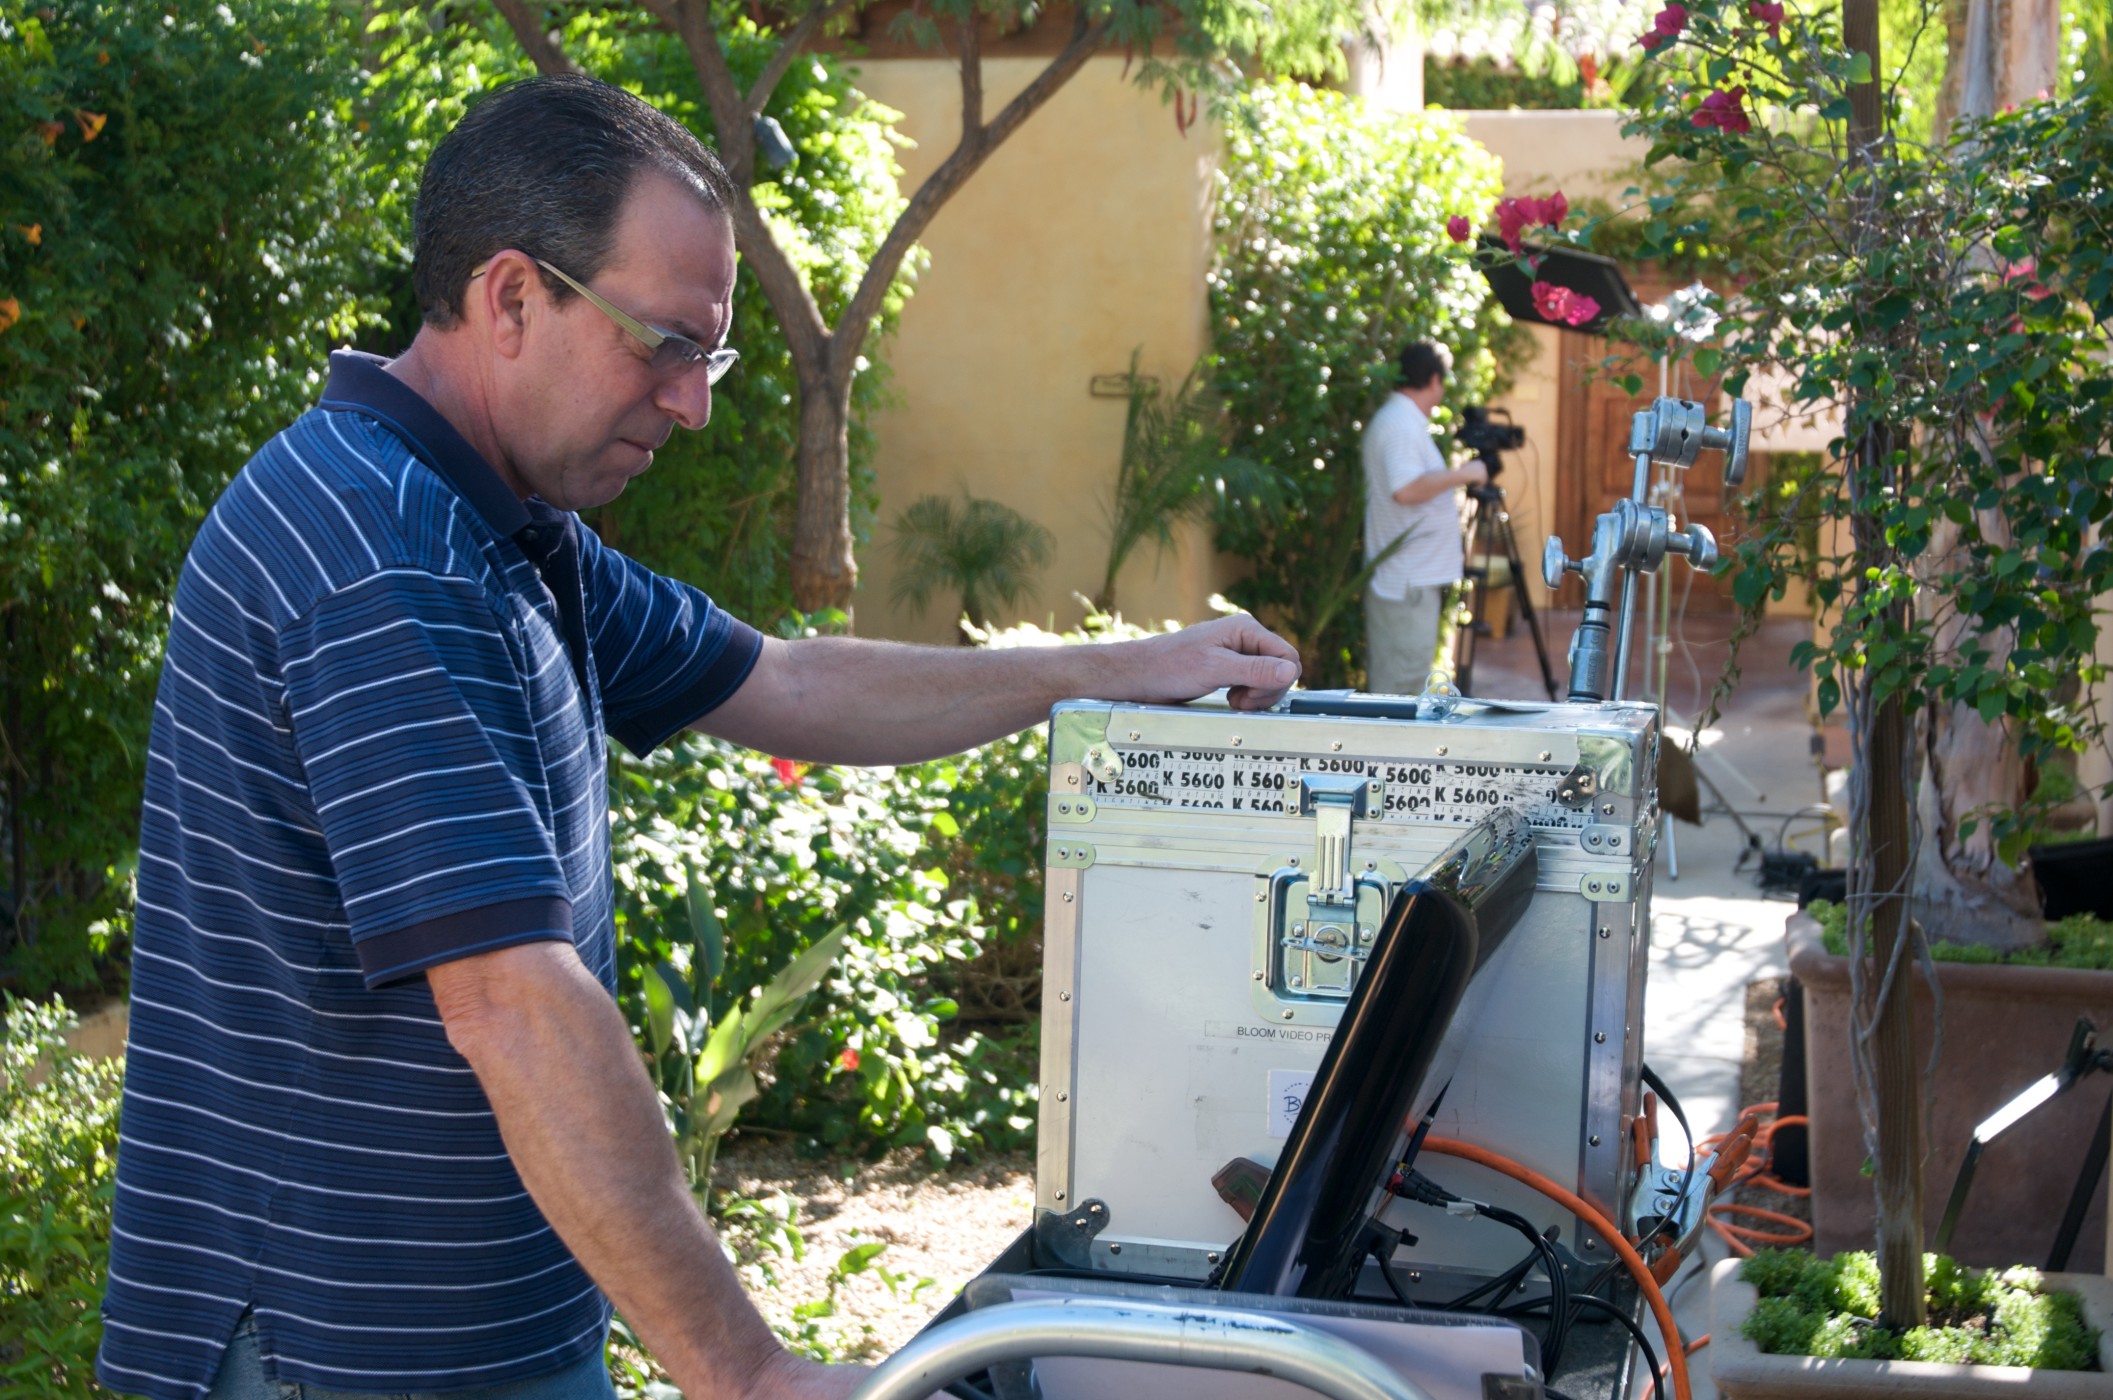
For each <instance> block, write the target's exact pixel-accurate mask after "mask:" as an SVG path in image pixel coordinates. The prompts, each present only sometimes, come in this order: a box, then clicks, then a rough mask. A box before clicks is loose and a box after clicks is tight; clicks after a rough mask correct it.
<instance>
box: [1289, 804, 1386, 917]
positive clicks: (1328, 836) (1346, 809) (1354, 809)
mask: <svg viewBox="0 0 2113 1400" xmlns="http://www.w3.org/2000/svg"><path fill="white" fill-rule="evenodd" d="M1298 781H1299V815H1300V816H1302V817H1304V816H1311V817H1312V818H1313V828H1314V830H1313V884H1312V886H1311V887H1310V888H1309V889H1308V891H1307V895H1306V898H1307V900H1308V901H1309V902H1310V903H1313V904H1316V905H1320V904H1347V903H1349V902H1350V823H1351V822H1352V821H1354V820H1355V819H1356V818H1358V817H1362V816H1367V815H1369V814H1370V813H1371V811H1372V804H1371V803H1370V801H1369V799H1370V798H1371V797H1372V796H1373V795H1374V789H1375V788H1376V787H1377V786H1378V784H1377V783H1375V782H1372V781H1371V780H1369V779H1366V778H1363V777H1359V776H1355V775H1352V774H1347V773H1301V774H1299V775H1298Z"/></svg>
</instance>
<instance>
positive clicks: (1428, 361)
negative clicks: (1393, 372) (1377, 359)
mask: <svg viewBox="0 0 2113 1400" xmlns="http://www.w3.org/2000/svg"><path fill="white" fill-rule="evenodd" d="M1452 372H1453V354H1452V352H1451V351H1450V350H1447V349H1446V348H1445V347H1444V346H1443V345H1433V344H1431V342H1429V341H1428V340H1419V341H1417V342H1416V343H1415V344H1414V345H1411V346H1409V347H1408V348H1407V349H1405V350H1403V351H1402V352H1401V386H1402V387H1403V388H1404V389H1424V388H1428V387H1430V383H1431V380H1432V379H1434V378H1441V379H1442V378H1444V377H1445V376H1446V375H1449V374H1451V373H1452Z"/></svg>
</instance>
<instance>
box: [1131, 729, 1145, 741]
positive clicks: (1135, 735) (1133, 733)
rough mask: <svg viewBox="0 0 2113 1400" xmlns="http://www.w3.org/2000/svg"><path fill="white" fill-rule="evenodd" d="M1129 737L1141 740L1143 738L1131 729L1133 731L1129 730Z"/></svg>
mask: <svg viewBox="0 0 2113 1400" xmlns="http://www.w3.org/2000/svg"><path fill="white" fill-rule="evenodd" d="M1130 737H1131V738H1132V739H1141V738H1143V737H1144V736H1143V735H1142V734H1141V733H1139V732H1138V731H1137V730H1135V729H1133V730H1131V731H1130Z"/></svg>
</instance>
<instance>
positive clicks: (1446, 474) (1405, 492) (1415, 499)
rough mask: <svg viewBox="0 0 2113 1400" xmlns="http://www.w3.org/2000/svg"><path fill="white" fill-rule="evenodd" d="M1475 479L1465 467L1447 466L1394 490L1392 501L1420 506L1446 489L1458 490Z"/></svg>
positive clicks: (1440, 494) (1398, 503)
mask: <svg viewBox="0 0 2113 1400" xmlns="http://www.w3.org/2000/svg"><path fill="white" fill-rule="evenodd" d="M1477 479H1478V478H1476V477H1475V475H1474V474H1473V473H1471V472H1470V471H1468V470H1467V469H1466V468H1465V467H1447V468H1445V469H1444V470H1443V471H1435V472H1425V473H1424V474H1423V475H1422V476H1419V477H1416V478H1415V479H1413V480H1411V481H1410V482H1409V484H1408V485H1406V486H1404V487H1402V488H1401V489H1400V490H1399V491H1396V492H1395V493H1394V501H1395V504H1397V505H1404V506H1420V505H1422V504H1423V503H1424V502H1425V501H1430V500H1436V499H1437V498H1438V497H1440V496H1442V495H1444V494H1445V493H1446V492H1448V491H1458V490H1459V489H1460V488H1461V487H1463V486H1468V485H1471V484H1473V483H1474V482H1475V481H1476V480H1477Z"/></svg>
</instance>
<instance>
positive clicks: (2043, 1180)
mask: <svg viewBox="0 0 2113 1400" xmlns="http://www.w3.org/2000/svg"><path fill="white" fill-rule="evenodd" d="M1786 932H1787V937H1788V940H1789V944H1790V971H1791V975H1793V976H1794V977H1796V978H1797V979H1798V981H1799V983H1800V984H1802V986H1803V987H1804V990H1805V1082H1806V1088H1807V1095H1808V1098H1807V1104H1808V1112H1809V1113H1810V1115H1811V1119H1812V1218H1813V1230H1814V1234H1815V1236H1816V1238H1815V1240H1814V1242H1813V1248H1814V1250H1815V1252H1817V1253H1819V1254H1820V1255H1822V1256H1826V1255H1832V1254H1838V1253H1840V1252H1842V1251H1843V1250H1848V1249H1869V1248H1871V1246H1872V1241H1873V1240H1874V1238H1875V1237H1876V1224H1875V1216H1876V1208H1875V1204H1874V1200H1873V1196H1872V1189H1871V1182H1870V1179H1869V1178H1868V1177H1866V1176H1864V1175H1863V1164H1864V1160H1865V1157H1866V1152H1865V1148H1864V1140H1863V1127H1862V1124H1861V1122H1860V1121H1859V1120H1858V1118H1857V1113H1856V1085H1855V1081H1854V1079H1853V1078H1852V1077H1851V1075H1850V1066H1849V960H1848V959H1847V958H1838V957H1834V956H1831V955H1830V954H1829V953H1828V952H1827V951H1826V949H1825V948H1824V946H1822V944H1821V942H1820V928H1819V924H1818V922H1817V921H1815V920H1813V919H1812V918H1810V917H1808V916H1806V915H1804V914H1797V915H1795V916H1793V917H1792V918H1791V920H1790V924H1789V928H1788V930H1787V931H1786ZM1937 980H1938V984H1939V985H1940V986H1941V987H1942V988H1943V990H1944V1051H1943V1057H1942V1058H1941V1059H1940V1060H1939V1061H1938V1063H1937V1069H1936V1094H1935V1102H1934V1104H1933V1105H1931V1112H1930V1114H1929V1119H1928V1121H1927V1122H1926V1123H1925V1124H1924V1126H1923V1131H1924V1133H1925V1135H1926V1140H1927V1142H1928V1144H1929V1151H1928V1156H1927V1157H1926V1158H1925V1168H1924V1169H1925V1171H1926V1173H1927V1175H1926V1178H1925V1184H1924V1190H1923V1228H1924V1229H1925V1230H1926V1231H1927V1232H1928V1235H1927V1238H1928V1241H1929V1243H1928V1246H1927V1247H1928V1248H1930V1249H1932V1250H1934V1249H1936V1248H1937V1243H1936V1240H1937V1222H1938V1220H1939V1219H1940V1218H1941V1217H1942V1216H1943V1214H1944V1203H1945V1200H1946V1198H1947V1197H1949V1195H1950V1194H1951V1189H1952V1178H1953V1176H1954V1175H1955V1174H1956V1173H1957V1172H1958V1170H1959V1164H1960V1162H1961V1161H1962V1160H1964V1158H1965V1156H1966V1147H1967V1144H1968V1143H1969V1142H1970V1141H1971V1140H1972V1138H1973V1132H1974V1126H1975V1125H1976V1124H1978V1123H1980V1122H1981V1121H1982V1120H1983V1119H1985V1118H1987V1117H1988V1115H1989V1114H1991V1113H1993V1112H1994V1111H1995V1110H1996V1109H1997V1108H1999V1107H2001V1106H2002V1105H2003V1104H2004V1103H2006V1102H2008V1101H2009V1100H2010V1098H2011V1097H2012V1096H2013V1095H2015V1094H2016V1093H2018V1092H2019V1091H2020V1090H2022V1089H2024V1088H2025V1087H2026V1086H2027V1085H2029V1084H2031V1083H2033V1082H2034V1081H2035V1080H2037V1079H2039V1078H2040V1077H2041V1076H2042V1075H2045V1074H2047V1073H2049V1072H2051V1071H2052V1070H2054V1069H2055V1068H2057V1067H2058V1066H2059V1065H2060V1063H2061V1058H2062V1052H2063V1051H2064V1050H2066V1049H2067V1048H2068V1045H2069V1032H2070V1029H2071V1028H2072V1027H2073V1026H2074V1025H2075V1024H2076V1018H2077V1017H2079V1016H2089V1017H2090V1018H2091V1019H2092V1020H2093V1021H2094V1022H2096V1023H2097V1024H2098V1025H2099V1027H2100V1028H2101V1029H2102V1030H2113V972H2078V971H2074V970H2070V969H2064V968H2045V967H1997V966H1988V965H1981V964H1970V963H1938V964H1937ZM1912 981H1913V986H1914V989H1915V1040H1916V1046H1917V1051H1916V1053H1917V1054H1918V1055H1919V1056H1922V1057H1924V1058H1925V1059H1926V1058H1927V1056H1928V1054H1929V1046H1930V1028H1931V1025H1932V1016H1931V1009H1930V993H1929V988H1928V985H1927V983H1925V982H1924V980H1923V978H1922V977H1921V975H1920V974H1919V973H1918V974H1916V975H1915V977H1914V978H1913V979H1912ZM2109 1089H2113V1076H2106V1075H2093V1076H2091V1077H2089V1078H2086V1079H2084V1080H2083V1081H2081V1082H2080V1083H2078V1084H2077V1085H2076V1086H2075V1087H2074V1088H2072V1089H2071V1090H2069V1092H2067V1093H2065V1094H2063V1095H2061V1096H2060V1097H2059V1098H2056V1099H2054V1100H2053V1101H2052V1102H2050V1103H2048V1104H2046V1105H2044V1106H2043V1107H2041V1108H2039V1109H2038V1110H2036V1111H2035V1112H2033V1113H2032V1114H2031V1115H2030V1116H2029V1117H2027V1118H2025V1119H2024V1120H2023V1121H2022V1122H2020V1123H2018V1124H2017V1125H2016V1126H2014V1127H2012V1128H2011V1129H2010V1130H2009V1131H2007V1132H2005V1133H2004V1134H2002V1136H2000V1137H1998V1138H1997V1139H1996V1140H1995V1142H1994V1143H1992V1144H1991V1145H1990V1146H1989V1147H1988V1149H1987V1150H1986V1151H1984V1152H1983V1153H1982V1154H1981V1162H1980V1165H1979V1167H1978V1168H1977V1169H1976V1171H1975V1174H1974V1184H1973V1191H1972V1194H1971V1195H1969V1196H1968V1197H1967V1201H1966V1209H1965V1210H1964V1211H1963V1212H1962V1213H1961V1215H1960V1217H1959V1224H1958V1228H1957V1230H1956V1231H1955V1232H1954V1234H1953V1236H1952V1239H1951V1243H1950V1245H1949V1246H1948V1247H1947V1248H1946V1251H1945V1252H1946V1253H1949V1254H1950V1255H1951V1256H1952V1257H1953V1258H1955V1259H1958V1260H1959V1261H1960V1262H1961V1263H1966V1264H1973V1265H1977V1266H1982V1267H1988V1266H2000V1267H2008V1266H2009V1265H2012V1264H2031V1265H2034V1266H2038V1265H2041V1264H2044V1263H2046V1262H2047V1255H2048V1251H2049V1249H2050V1248H2051V1247H2052V1246H2053V1244H2054V1235H2055V1231H2056V1229H2057V1228H2058V1227H2059V1225H2060V1224H2061V1218H2062V1211H2063V1208H2064V1207H2065V1206H2066V1205H2067V1204H2068V1201H2069V1194H2070V1192H2071V1190H2072V1189H2074V1187H2075V1185H2076V1176H2077V1170H2078V1168H2080V1167H2081V1166H2082V1165H2083V1160H2084V1151H2085V1149H2086V1147H2087V1146H2088V1144H2089V1142H2090V1138H2091V1134H2092V1132H2093V1130H2094V1129H2096V1128H2097V1126H2098V1115H2099V1112H2100V1110H2101V1109H2103V1108H2104V1106H2105V1101H2106V1094H2107V1091H2108V1090H2109ZM2105 1260H2106V1187H2105V1184H2104V1182H2103V1181H2101V1183H2100V1185H2099V1188H2098V1193H2097V1199H2096V1200H2095V1202H2094V1203H2093V1205H2092V1207H2091V1213H2090V1214H2089V1215H2088V1216H2087V1217H2085V1220H2084V1227H2083V1231H2082V1233H2081V1234H2080V1235H2078V1237H2077V1242H2076V1248H2075V1250H2074V1251H2073V1252H2072V1253H2071V1254H2070V1256H2069V1267H2070V1268H2071V1269H2074V1270H2079V1271H2083V1272H2087V1273H2097V1272H2103V1271H2104V1269H2105ZM2101 1393H2102V1394H2113V1382H2108V1383H2107V1389H2106V1390H2105V1391H2103V1392H2101Z"/></svg>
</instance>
